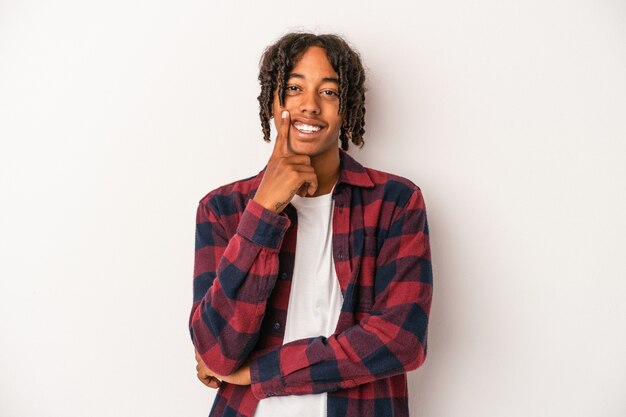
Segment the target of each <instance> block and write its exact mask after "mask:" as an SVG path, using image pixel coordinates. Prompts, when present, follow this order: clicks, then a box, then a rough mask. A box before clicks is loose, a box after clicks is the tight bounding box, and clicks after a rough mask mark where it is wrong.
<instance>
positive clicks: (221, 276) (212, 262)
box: [190, 202, 289, 375]
mask: <svg viewBox="0 0 626 417" xmlns="http://www.w3.org/2000/svg"><path fill="white" fill-rule="evenodd" d="M213 217H214V214H213V213H211V212H207V210H206V209H202V211H200V210H199V221H198V225H199V226H198V227H197V230H198V231H199V233H200V234H201V235H202V236H201V239H200V243H199V244H197V248H196V262H195V268H194V269H195V271H194V276H195V278H194V304H193V307H192V312H191V315H190V331H191V335H192V340H193V343H194V345H195V347H196V350H197V351H198V352H199V354H200V355H201V357H202V358H203V360H204V362H205V363H207V364H208V365H209V366H210V367H211V369H212V370H214V371H215V372H217V373H219V374H222V375H229V374H231V373H232V372H234V371H235V370H237V369H238V368H239V367H240V366H241V365H242V363H243V362H244V361H245V359H246V358H247V356H248V355H249V354H250V352H251V351H252V349H253V347H254V345H255V344H256V341H257V339H258V336H259V330H260V327H261V323H262V321H263V317H264V315H265V308H266V304H267V300H268V298H269V296H270V294H271V292H272V289H273V287H274V284H275V282H276V278H277V275H278V250H279V248H280V245H281V243H282V236H283V234H284V231H285V230H286V229H287V227H288V225H289V221H288V219H286V218H285V217H282V216H278V215H276V214H273V213H269V212H268V211H267V210H265V209H264V208H262V207H261V206H259V205H258V204H256V203H254V202H249V204H248V206H247V207H246V209H245V211H244V213H243V214H242V217H241V221H240V223H239V226H238V228H237V232H236V233H235V234H234V235H233V236H232V237H231V238H230V239H228V240H226V237H224V236H221V237H220V236H219V234H218V233H216V230H217V228H218V223H217V221H216V220H215V219H213ZM207 224H208V226H207ZM208 229H210V232H208V231H207V230H208ZM220 240H222V241H223V242H220ZM197 241H198V240H197ZM204 243H207V244H204Z"/></svg>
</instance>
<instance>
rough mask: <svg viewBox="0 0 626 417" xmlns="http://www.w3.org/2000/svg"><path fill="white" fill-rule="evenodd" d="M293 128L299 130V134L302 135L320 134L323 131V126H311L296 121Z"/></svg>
mask: <svg viewBox="0 0 626 417" xmlns="http://www.w3.org/2000/svg"><path fill="white" fill-rule="evenodd" d="M293 127H295V128H296V129H298V132H300V133H315V132H319V131H320V130H322V126H316V125H309V124H306V123H302V122H299V121H295V122H294V123H293Z"/></svg>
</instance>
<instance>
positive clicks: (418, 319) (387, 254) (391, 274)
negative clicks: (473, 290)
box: [250, 189, 432, 399]
mask: <svg viewBox="0 0 626 417" xmlns="http://www.w3.org/2000/svg"><path fill="white" fill-rule="evenodd" d="M388 232H389V233H388V235H387V237H386V239H385V241H384V243H383V244H382V246H381V247H380V250H379V251H378V254H377V256H376V262H375V264H376V266H375V284H374V285H375V287H376V288H375V295H374V304H373V306H372V309H371V311H369V312H368V313H366V314H364V316H363V318H362V319H361V320H360V321H359V322H358V323H356V324H355V325H353V326H351V327H348V328H347V329H345V330H344V331H342V332H340V333H337V334H333V335H332V336H330V337H328V338H326V337H322V336H319V337H315V338H308V339H300V340H295V341H292V342H290V343H287V344H284V345H282V346H278V347H276V348H274V349H272V350H270V351H267V352H264V353H263V354H262V355H260V356H259V357H256V358H255V359H253V360H252V361H251V362H250V366H251V380H252V384H251V385H252V391H253V393H254V395H255V397H257V398H258V399H263V398H266V397H269V396H274V395H300V394H311V393H319V392H330V391H336V390H338V389H345V388H351V387H354V386H356V385H360V384H364V383H368V382H372V381H375V380H377V379H381V378H386V377H390V376H393V375H397V374H400V373H405V372H407V371H410V370H413V369H415V368H417V367H419V366H420V365H421V364H422V363H423V362H424V360H425V358H426V339H427V327H428V316H429V314H430V304H431V298H432V267H431V257H430V246H429V235H428V234H429V232H428V223H427V219H426V211H425V206H424V201H423V198H422V195H421V191H420V190H419V189H417V190H415V191H414V192H413V194H412V195H411V197H410V199H409V201H408V203H407V204H406V206H404V208H402V209H401V210H397V212H396V214H395V215H394V219H392V222H391V226H390V229H389V231H388Z"/></svg>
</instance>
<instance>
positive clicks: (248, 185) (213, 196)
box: [200, 174, 259, 214]
mask: <svg viewBox="0 0 626 417" xmlns="http://www.w3.org/2000/svg"><path fill="white" fill-rule="evenodd" d="M258 185H259V174H256V175H252V176H250V177H247V178H243V179H240V180H237V181H233V182H229V183H228V184H224V185H221V186H219V187H217V188H215V189H213V190H211V191H209V192H208V193H207V194H206V195H205V196H204V197H202V198H201V199H200V204H201V205H204V206H207V207H209V208H211V209H212V210H214V211H215V212H216V213H221V214H232V213H234V212H236V211H239V212H241V211H243V209H244V208H245V205H246V202H247V200H248V199H249V198H251V197H252V196H253V195H254V192H256V189H257V188H258Z"/></svg>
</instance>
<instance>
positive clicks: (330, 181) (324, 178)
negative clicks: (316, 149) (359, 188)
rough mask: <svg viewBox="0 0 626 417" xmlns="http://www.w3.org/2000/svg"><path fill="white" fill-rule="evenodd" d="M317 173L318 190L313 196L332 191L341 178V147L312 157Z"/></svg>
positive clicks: (312, 164)
mask: <svg viewBox="0 0 626 417" xmlns="http://www.w3.org/2000/svg"><path fill="white" fill-rule="evenodd" d="M311 166H313V169H314V170H315V174H316V175H317V191H315V194H313V197H316V196H318V195H324V194H328V193H330V191H331V190H332V189H333V186H334V185H335V183H336V182H337V179H338V178H339V148H337V152H332V153H329V154H327V155H320V156H317V157H313V158H311Z"/></svg>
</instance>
